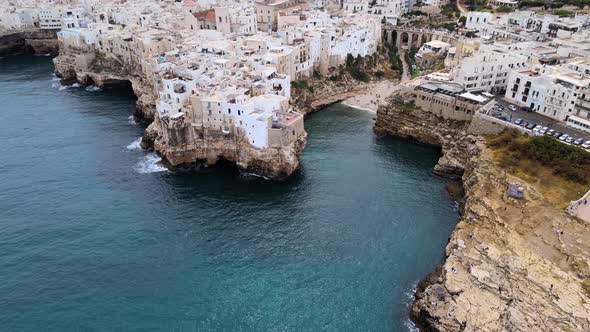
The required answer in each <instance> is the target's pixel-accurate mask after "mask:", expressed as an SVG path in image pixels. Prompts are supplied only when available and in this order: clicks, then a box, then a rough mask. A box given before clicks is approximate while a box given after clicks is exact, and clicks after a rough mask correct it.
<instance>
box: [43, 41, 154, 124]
mask: <svg viewBox="0 0 590 332" xmlns="http://www.w3.org/2000/svg"><path fill="white" fill-rule="evenodd" d="M53 62H54V64H55V72H56V75H57V76H58V77H59V78H61V79H62V82H64V84H71V83H74V82H78V83H80V84H84V85H95V86H97V87H99V88H104V87H110V86H116V85H127V84H130V85H131V87H132V88H133V92H134V94H135V96H136V97H137V110H136V112H135V113H134V115H135V116H136V117H137V118H140V119H144V120H146V121H147V122H151V121H153V119H154V113H155V110H156V106H155V103H156V99H157V93H156V87H155V86H154V83H152V80H151V78H150V77H148V75H147V74H146V72H145V71H144V70H142V68H141V66H140V64H133V63H124V62H122V61H120V60H119V59H117V58H116V57H114V56H110V55H108V54H104V53H100V52H95V51H93V50H89V49H84V48H79V49H76V48H71V47H68V48H63V47H62V51H61V52H60V54H59V56H57V57H56V58H55V59H53Z"/></svg>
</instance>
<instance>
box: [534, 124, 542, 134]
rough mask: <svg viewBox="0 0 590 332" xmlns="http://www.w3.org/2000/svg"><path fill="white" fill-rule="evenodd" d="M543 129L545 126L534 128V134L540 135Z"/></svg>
mask: <svg viewBox="0 0 590 332" xmlns="http://www.w3.org/2000/svg"><path fill="white" fill-rule="evenodd" d="M541 129H543V126H541V125H537V126H536V127H535V128H533V132H535V133H538V132H540V131H541Z"/></svg>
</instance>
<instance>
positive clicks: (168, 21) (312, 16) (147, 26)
mask: <svg viewBox="0 0 590 332" xmlns="http://www.w3.org/2000/svg"><path fill="white" fill-rule="evenodd" d="M10 1H11V2H10V3H9V6H11V8H12V9H11V11H10V13H9V14H7V15H3V16H2V24H3V26H4V28H5V29H14V28H20V29H23V28H28V27H36V28H41V29H46V28H47V29H60V31H59V32H58V38H59V42H60V47H62V48H64V50H65V49H68V48H69V49H73V50H77V53H76V54H78V55H77V57H76V62H77V64H79V65H80V66H82V67H83V66H84V65H85V64H88V63H91V62H92V61H93V59H94V58H95V56H96V54H97V53H98V54H101V55H102V56H103V57H105V58H108V59H111V60H113V61H114V62H115V63H120V64H122V65H124V66H127V67H129V68H133V70H138V71H141V73H142V74H143V76H145V77H147V78H148V79H149V80H150V81H151V83H152V85H153V86H154V87H155V89H157V92H156V94H157V96H158V100H157V102H156V110H157V115H158V116H157V118H158V121H160V122H161V123H162V124H163V125H165V126H167V127H168V128H170V129H172V128H179V127H182V126H191V125H194V126H201V127H204V128H207V129H214V130H217V131H221V132H223V133H226V134H227V133H229V132H235V133H238V132H239V133H241V134H243V136H244V137H245V138H246V139H247V141H248V143H249V144H251V145H252V146H253V147H255V148H260V149H264V148H267V147H277V146H278V147H280V146H281V145H288V144H290V143H291V142H293V141H294V140H297V139H298V138H299V137H300V136H301V135H304V134H305V131H304V129H303V117H302V115H301V114H299V113H296V112H294V111H293V110H292V109H291V106H290V97H291V81H292V80H301V79H305V78H307V77H309V76H311V75H312V74H313V73H314V72H317V73H321V74H327V73H328V71H329V69H330V68H335V67H338V66H339V65H341V64H343V63H344V62H345V60H346V57H347V55H349V54H351V55H353V56H355V57H357V56H361V57H364V56H367V55H372V54H373V53H375V52H376V51H377V48H378V46H379V44H380V43H381V25H382V23H381V17H379V16H375V15H372V14H368V13H366V11H364V12H358V13H352V12H346V11H345V10H339V13H340V14H339V15H334V14H328V12H327V11H326V10H323V9H318V8H317V5H316V4H314V3H311V2H309V3H308V2H304V1H301V0H290V1H264V2H263V1H261V2H252V1H243V2H239V1H224V0H219V1H209V0H198V1H193V0H184V1H172V0H170V1H168V0H164V1H145V0H143V1H141V0H135V1H134V0H110V1H108V0H79V1H76V0H71V1H67V0H61V1H60V0H39V1H35V0H10ZM5 5H6V4H5ZM24 12H27V13H30V17H31V19H30V20H29V21H27V24H26V25H25V26H23V25H21V26H20V27H18V26H17V25H18V24H17V23H14V22H13V21H14V20H13V19H12V18H13V17H17V16H19V15H21V14H22V13H24ZM16 14H18V15H16ZM15 15H16V16H15ZM5 16H6V17H10V18H11V19H8V18H6V17H5ZM8 21H10V22H12V23H10V24H7V23H5V22H8ZM164 135H166V131H164ZM164 138H165V139H167V137H164Z"/></svg>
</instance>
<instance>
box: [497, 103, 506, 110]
mask: <svg viewBox="0 0 590 332" xmlns="http://www.w3.org/2000/svg"><path fill="white" fill-rule="evenodd" d="M496 107H497V108H498V109H499V110H501V111H503V110H504V109H505V107H504V106H502V105H501V104H496Z"/></svg>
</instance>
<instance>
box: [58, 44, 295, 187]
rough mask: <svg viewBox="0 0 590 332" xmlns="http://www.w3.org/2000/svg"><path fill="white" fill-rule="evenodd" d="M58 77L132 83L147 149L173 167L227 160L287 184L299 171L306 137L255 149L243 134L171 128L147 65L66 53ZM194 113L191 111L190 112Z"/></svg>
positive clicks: (87, 51)
mask: <svg viewBox="0 0 590 332" xmlns="http://www.w3.org/2000/svg"><path fill="white" fill-rule="evenodd" d="M54 63H55V70H56V74H57V75H58V77H60V78H61V79H62V81H63V82H64V83H66V84H71V83H74V82H78V83H80V84H84V85H92V84H93V85H95V86H97V87H101V88H102V87H109V86H113V85H118V84H129V83H130V84H131V86H132V88H133V91H134V93H135V95H136V96H137V98H138V101H137V111H136V112H135V115H136V117H139V118H143V119H145V120H147V122H148V123H150V125H149V126H148V128H147V129H146V131H145V133H144V135H143V138H142V146H143V147H144V148H148V149H154V150H155V151H156V152H158V153H159V154H160V155H161V156H162V158H163V162H164V164H165V165H166V166H168V167H170V168H176V167H182V166H190V165H194V164H196V165H207V166H211V165H214V164H216V163H217V162H218V161H220V160H222V159H223V160H227V161H230V162H233V163H235V164H236V166H237V167H238V168H239V169H240V170H242V171H245V172H248V173H253V174H256V175H260V176H263V177H266V178H270V179H274V180H284V179H286V178H287V177H289V176H290V175H292V174H293V173H294V172H295V171H296V170H297V169H298V168H299V159H300V157H301V153H302V151H303V149H304V147H305V144H306V135H303V136H301V137H299V138H298V139H297V140H296V141H294V142H293V143H291V144H288V145H287V146H281V147H273V146H269V147H266V148H255V147H254V146H252V145H250V144H248V141H247V140H246V139H245V138H244V135H243V133H241V132H240V131H238V130H235V129H232V130H231V131H228V132H223V131H222V130H213V129H211V128H205V127H204V126H203V125H202V123H201V124H200V125H199V124H195V123H188V122H187V123H183V124H180V125H179V124H172V123H165V120H163V119H161V118H160V117H159V116H158V114H156V107H155V104H156V102H157V100H158V93H157V91H158V90H157V84H156V83H155V82H156V81H157V78H156V77H154V76H153V75H157V74H156V73H153V72H152V71H150V68H146V65H145V63H143V65H140V64H137V65H135V64H133V63H125V62H122V61H120V60H119V59H117V58H116V57H114V56H111V55H109V54H104V53H101V52H96V51H94V50H91V49H86V48H72V47H68V48H65V47H64V48H63V49H62V51H61V53H60V55H59V56H58V57H56V58H55V59H54ZM187 110H190V107H188V108H187Z"/></svg>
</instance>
